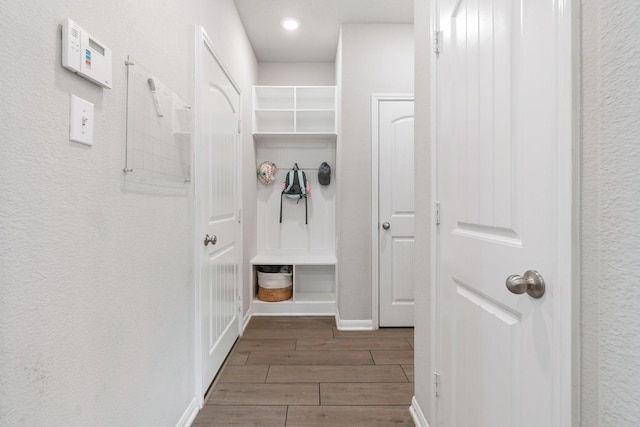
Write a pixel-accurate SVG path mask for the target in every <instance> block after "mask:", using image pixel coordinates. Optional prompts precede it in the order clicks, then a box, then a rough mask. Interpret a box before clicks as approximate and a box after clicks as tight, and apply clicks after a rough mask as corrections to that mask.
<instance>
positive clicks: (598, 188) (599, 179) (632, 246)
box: [579, 0, 640, 427]
mask: <svg viewBox="0 0 640 427" xmlns="http://www.w3.org/2000/svg"><path fill="white" fill-rule="evenodd" d="M581 3H582V34H581V41H582V49H583V51H582V61H581V64H580V65H581V68H582V108H583V112H582V188H581V198H582V206H581V211H582V212H581V233H582V236H581V239H582V248H581V249H582V260H581V264H582V272H581V275H582V286H581V296H582V300H581V306H582V307H581V308H582V316H581V325H582V328H581V330H580V331H579V332H580V334H581V339H582V360H581V375H580V377H581V382H582V387H581V392H582V395H581V402H580V403H581V408H582V409H581V415H582V420H581V421H582V424H581V425H583V426H585V427H591V426H594V427H595V426H600V427H608V426H611V427H613V426H616V427H627V426H629V427H630V426H637V425H640V405H638V402H640V387H639V385H640V363H638V361H639V360H640V359H639V355H640V339H639V338H638V337H639V336H640V292H638V289H637V288H638V287H637V284H636V280H635V278H636V277H638V276H639V275H640V167H639V166H640V143H639V142H640V120H638V118H639V117H640V45H638V40H639V39H640V3H638V2H637V1H634V0H625V1H612V0H605V1H595V0H583V1H582V2H581Z"/></svg>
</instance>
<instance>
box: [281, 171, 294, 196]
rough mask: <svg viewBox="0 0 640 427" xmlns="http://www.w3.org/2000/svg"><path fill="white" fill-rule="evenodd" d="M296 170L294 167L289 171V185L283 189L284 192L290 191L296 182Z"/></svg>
mask: <svg viewBox="0 0 640 427" xmlns="http://www.w3.org/2000/svg"><path fill="white" fill-rule="evenodd" d="M294 174H295V171H294V170H293V169H292V170H290V171H289V172H288V174H287V181H288V182H289V184H288V185H287V187H286V188H285V189H284V190H283V191H282V192H283V193H288V192H289V191H290V190H291V187H293V182H294V177H295V175H294Z"/></svg>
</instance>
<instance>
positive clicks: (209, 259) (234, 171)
mask: <svg viewBox="0 0 640 427" xmlns="http://www.w3.org/2000/svg"><path fill="white" fill-rule="evenodd" d="M200 48H201V49H202V52H203V54H202V55H201V56H202V64H201V67H202V70H201V76H200V81H199V84H200V94H199V96H200V100H201V102H200V111H199V112H198V114H199V128H200V129H199V135H200V140H199V141H198V143H199V144H200V147H199V148H200V151H199V154H198V158H197V159H196V161H197V166H198V171H197V173H198V175H197V179H198V182H197V187H196V189H197V190H196V192H197V194H196V200H197V209H198V211H199V213H200V218H201V219H200V221H201V224H200V225H199V227H200V229H202V230H204V233H203V235H202V236H201V239H202V240H201V242H202V245H201V246H200V248H201V252H200V254H199V256H201V257H202V264H201V265H202V268H201V271H200V275H201V282H200V283H201V286H200V312H201V319H200V320H201V332H202V337H201V339H202V361H203V366H202V371H203V378H202V386H203V389H202V394H204V393H205V392H206V390H207V389H208V387H209V385H210V384H211V382H212V381H213V378H214V377H215V375H216V373H217V372H218V370H219V369H220V366H221V365H222V362H223V361H224V359H225V358H226V356H227V354H228V353H229V351H230V350H231V347H232V346H233V344H234V342H235V340H236V338H237V337H238V335H239V321H238V311H237V309H236V307H237V305H236V304H237V295H238V289H239V283H240V277H239V276H240V266H239V264H240V260H241V255H242V251H241V231H240V221H239V218H238V216H239V209H238V208H239V200H238V194H239V191H238V190H239V189H238V187H239V182H240V180H239V179H238V177H239V173H238V171H239V169H238V168H239V164H240V153H241V149H240V148H241V147H240V135H239V120H240V93H239V91H238V89H237V87H236V85H235V84H234V83H233V81H232V80H231V79H230V77H229V76H228V74H227V73H226V72H225V70H224V68H223V67H222V66H221V64H220V63H219V61H218V59H217V57H216V55H215V54H214V52H213V50H212V49H211V46H210V44H209V43H208V42H207V40H206V38H205V39H204V40H203V46H201V47H200ZM205 238H207V239H208V240H207V241H205Z"/></svg>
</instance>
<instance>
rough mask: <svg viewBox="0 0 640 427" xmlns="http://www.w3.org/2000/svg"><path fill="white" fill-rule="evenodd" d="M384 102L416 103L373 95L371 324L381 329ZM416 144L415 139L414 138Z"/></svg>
mask: <svg viewBox="0 0 640 427" xmlns="http://www.w3.org/2000/svg"><path fill="white" fill-rule="evenodd" d="M384 101H414V102H415V96H414V94H411V93H374V94H372V95H371V236H372V237H373V238H372V239H371V240H372V248H371V289H372V291H371V323H372V325H373V329H379V328H380V242H379V240H380V236H379V232H380V224H379V223H380V215H379V210H380V195H379V191H380V182H379V180H378V176H379V173H378V172H379V171H380V163H379V162H380V152H379V150H380V146H379V145H380V144H379V143H378V139H379V137H380V126H379V117H380V116H379V114H380V103H381V102H384ZM414 144H415V138H414Z"/></svg>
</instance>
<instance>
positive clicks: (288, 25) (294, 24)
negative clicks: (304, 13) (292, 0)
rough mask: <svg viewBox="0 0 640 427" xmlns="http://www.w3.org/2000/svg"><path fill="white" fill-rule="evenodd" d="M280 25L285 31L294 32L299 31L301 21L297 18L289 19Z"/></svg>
mask: <svg viewBox="0 0 640 427" xmlns="http://www.w3.org/2000/svg"><path fill="white" fill-rule="evenodd" d="M280 25H282V28H284V29H285V30H288V31H293V30H297V29H298V27H299V26H300V21H299V20H297V19H296V18H292V17H288V18H284V19H283V20H282V21H280Z"/></svg>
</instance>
